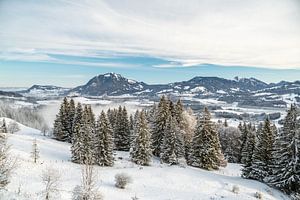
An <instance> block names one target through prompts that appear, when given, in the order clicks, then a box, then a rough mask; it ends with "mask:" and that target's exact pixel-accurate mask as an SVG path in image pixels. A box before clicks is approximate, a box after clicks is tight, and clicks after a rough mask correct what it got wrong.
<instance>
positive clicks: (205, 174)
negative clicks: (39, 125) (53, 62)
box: [0, 119, 288, 200]
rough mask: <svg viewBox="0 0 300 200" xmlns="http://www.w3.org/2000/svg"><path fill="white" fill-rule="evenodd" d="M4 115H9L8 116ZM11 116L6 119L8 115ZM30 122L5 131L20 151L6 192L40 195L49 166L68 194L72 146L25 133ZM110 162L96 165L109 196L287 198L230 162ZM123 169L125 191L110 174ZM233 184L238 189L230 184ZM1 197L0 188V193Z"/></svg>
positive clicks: (74, 173) (125, 158)
mask: <svg viewBox="0 0 300 200" xmlns="http://www.w3.org/2000/svg"><path fill="white" fill-rule="evenodd" d="M7 120H8V119H7ZM8 121H9V120H8ZM28 130H30V128H29V127H25V126H21V131H19V132H18V133H16V134H13V135H9V144H11V153H12V155H15V156H18V158H19V160H18V162H19V164H18V168H17V169H16V170H15V173H14V174H13V176H12V181H11V184H10V185H9V186H8V190H9V192H14V191H18V190H19V191H20V195H16V194H15V196H16V197H15V198H14V199H20V200H21V199H22V200H23V199H26V200H29V199H40V196H39V195H40V194H41V191H42V190H43V188H44V186H43V185H42V181H41V177H40V176H41V173H42V171H44V170H46V169H48V168H49V167H51V168H55V169H58V170H59V171H60V175H61V176H60V177H61V185H62V186H63V187H61V188H60V194H61V198H60V199H71V195H72V190H73V188H74V187H75V186H76V185H77V184H79V183H80V173H81V166H80V165H78V164H74V163H71V162H70V161H69V159H70V145H69V144H66V143H62V142H58V141H56V140H52V139H49V138H47V137H44V136H41V135H39V134H38V133H39V131H37V130H32V131H33V134H31V133H30V132H28ZM35 138H36V139H37V144H38V147H39V150H40V156H41V158H40V159H39V162H38V163H37V164H34V163H33V162H32V159H31V158H30V152H31V146H32V142H33V140H34V139H35ZM121 157H122V159H117V160H116V163H115V165H114V167H96V171H97V173H98V178H97V186H98V187H99V190H100V191H101V192H102V193H103V195H104V199H107V200H128V199H132V198H133V197H137V198H139V199H143V200H153V199H156V200H165V199H189V200H199V199H201V200H211V199H223V198H224V199H240V200H246V199H247V200H251V199H253V200H255V199H256V198H255V197H254V193H255V192H261V193H262V194H263V198H264V199H266V200H287V199H288V197H287V196H285V195H284V194H282V193H281V192H279V191H277V190H274V189H272V188H270V187H268V186H267V185H265V184H262V183H259V182H257V181H252V180H246V179H242V178H241V177H240V171H239V170H240V166H239V165H236V164H229V165H228V166H227V167H226V168H223V169H220V170H219V171H214V172H211V171H205V170H201V169H197V168H193V167H180V166H168V165H165V164H160V163H159V161H158V160H156V159H153V161H152V163H151V166H149V167H139V166H137V165H135V164H133V163H132V162H130V160H129V154H128V153H125V152H116V156H115V158H121ZM120 172H125V173H127V174H129V175H130V176H131V177H132V178H133V183H132V184H130V185H129V186H128V188H126V189H125V190H121V189H117V188H115V186H114V175H115V174H116V173H120ZM234 185H237V186H238V187H239V189H240V192H239V193H238V194H235V193H233V192H232V191H231V190H232V187H233V186H234ZM0 198H2V197H1V193H0Z"/></svg>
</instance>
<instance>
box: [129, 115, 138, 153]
mask: <svg viewBox="0 0 300 200" xmlns="http://www.w3.org/2000/svg"><path fill="white" fill-rule="evenodd" d="M139 126H140V111H139V110H136V112H135V114H134V117H133V130H132V132H131V135H130V154H132V153H133V152H134V151H135V146H136V144H135V142H136V138H137V136H138V130H139Z"/></svg>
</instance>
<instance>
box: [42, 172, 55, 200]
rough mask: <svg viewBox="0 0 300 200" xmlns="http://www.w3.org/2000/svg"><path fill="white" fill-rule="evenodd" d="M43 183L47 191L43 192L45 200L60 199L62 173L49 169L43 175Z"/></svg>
mask: <svg viewBox="0 0 300 200" xmlns="http://www.w3.org/2000/svg"><path fill="white" fill-rule="evenodd" d="M41 178H42V182H43V184H44V185H45V189H44V190H43V192H42V195H43V198H44V199H45V200H51V199H58V198H59V196H60V194H59V186H60V173H59V171H58V170H56V169H53V168H47V169H46V170H44V171H43V173H42V176H41Z"/></svg>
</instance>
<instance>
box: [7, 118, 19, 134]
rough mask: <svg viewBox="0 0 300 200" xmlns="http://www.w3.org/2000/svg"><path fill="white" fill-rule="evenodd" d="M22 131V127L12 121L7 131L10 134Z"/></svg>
mask: <svg viewBox="0 0 300 200" xmlns="http://www.w3.org/2000/svg"><path fill="white" fill-rule="evenodd" d="M19 130H20V127H19V125H18V123H17V122H15V121H11V122H10V123H9V124H8V126H7V131H8V132H9V133H16V132H18V131H19Z"/></svg>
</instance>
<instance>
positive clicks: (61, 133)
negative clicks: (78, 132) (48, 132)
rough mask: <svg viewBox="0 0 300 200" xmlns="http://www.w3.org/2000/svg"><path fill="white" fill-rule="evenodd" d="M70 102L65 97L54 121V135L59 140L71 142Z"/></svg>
mask: <svg viewBox="0 0 300 200" xmlns="http://www.w3.org/2000/svg"><path fill="white" fill-rule="evenodd" d="M69 124H70V123H69V102H68V99H67V98H66V97H65V98H64V100H63V102H62V104H61V106H60V109H59V113H58V114H57V115H56V119H55V121H54V128H53V135H54V137H55V138H56V139H57V140H60V141H70V133H69Z"/></svg>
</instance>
